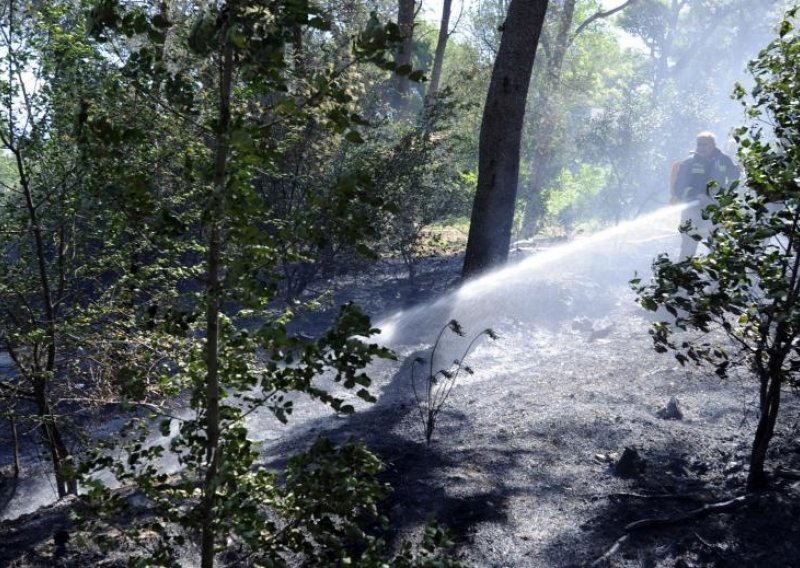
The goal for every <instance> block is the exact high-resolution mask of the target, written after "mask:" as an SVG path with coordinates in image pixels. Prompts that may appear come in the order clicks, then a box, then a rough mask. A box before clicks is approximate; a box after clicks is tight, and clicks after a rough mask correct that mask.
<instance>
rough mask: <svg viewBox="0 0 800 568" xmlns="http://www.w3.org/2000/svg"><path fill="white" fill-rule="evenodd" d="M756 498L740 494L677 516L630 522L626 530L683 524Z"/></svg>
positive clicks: (730, 508) (739, 505)
mask: <svg viewBox="0 0 800 568" xmlns="http://www.w3.org/2000/svg"><path fill="white" fill-rule="evenodd" d="M754 499H755V496H753V495H740V496H739V497H735V498H733V499H729V500H728V501H721V502H719V503H710V504H708V505H703V506H702V507H700V508H698V509H693V510H691V511H689V512H688V513H686V514H684V515H678V516H676V517H661V518H652V519H641V520H639V521H634V522H632V523H628V524H627V525H625V532H627V533H632V532H634V531H640V530H645V529H653V528H662V527H671V526H674V525H681V524H683V523H685V522H687V521H694V520H697V519H702V518H704V517H707V516H709V515H711V514H714V513H728V512H730V511H734V510H736V509H738V508H739V507H741V506H743V505H745V504H747V503H750V502H751V501H753V500H754Z"/></svg>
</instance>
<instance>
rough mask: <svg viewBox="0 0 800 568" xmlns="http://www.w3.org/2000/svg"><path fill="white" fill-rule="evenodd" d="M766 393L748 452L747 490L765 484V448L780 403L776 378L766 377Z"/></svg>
mask: <svg viewBox="0 0 800 568" xmlns="http://www.w3.org/2000/svg"><path fill="white" fill-rule="evenodd" d="M766 386H767V388H766V394H765V396H764V398H763V400H762V401H761V416H760V417H759V420H758V426H757V427H756V434H755V437H754V438H753V448H752V451H751V453H750V472H749V474H748V476H747V490H748V491H758V490H760V489H764V488H765V487H766V486H767V475H766V472H765V471H764V465H765V463H766V460H767V449H768V448H769V443H770V441H771V440H772V435H773V434H774V433H775V423H776V422H777V419H778V410H779V409H780V404H781V382H780V380H778V379H777V378H769V379H766Z"/></svg>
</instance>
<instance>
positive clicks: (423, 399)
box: [411, 320, 497, 444]
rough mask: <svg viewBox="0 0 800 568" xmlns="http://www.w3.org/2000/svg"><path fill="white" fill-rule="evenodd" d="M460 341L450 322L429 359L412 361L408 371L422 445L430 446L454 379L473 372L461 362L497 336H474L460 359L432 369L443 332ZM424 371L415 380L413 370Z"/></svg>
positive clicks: (458, 331)
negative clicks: (482, 342)
mask: <svg viewBox="0 0 800 568" xmlns="http://www.w3.org/2000/svg"><path fill="white" fill-rule="evenodd" d="M448 330H449V331H450V332H451V333H453V334H455V335H457V336H459V337H463V336H464V335H465V333H464V330H463V328H462V327H461V324H459V323H458V322H457V321H456V320H450V321H449V322H448V323H447V325H445V326H444V327H443V328H442V329H441V331H439V334H438V335H437V336H436V341H434V343H433V347H432V348H431V354H430V358H429V359H424V358H422V357H417V358H415V359H414V361H413V365H412V367H411V388H412V390H413V391H414V400H415V401H416V402H417V410H419V418H420V424H421V425H422V430H423V433H424V434H425V443H427V444H430V443H431V438H432V437H433V431H434V430H435V428H436V420H437V419H438V418H439V414H440V413H441V412H442V409H443V408H444V405H445V403H446V402H447V399H448V398H449V397H450V393H451V392H452V390H453V387H454V386H455V384H456V381H457V380H458V375H459V374H460V373H461V372H462V371H463V372H465V373H468V374H470V375H471V374H472V373H473V372H474V371H473V370H472V368H471V367H469V366H468V365H467V364H466V363H465V360H466V358H467V356H468V355H469V353H470V352H471V351H472V348H473V347H474V346H475V344H476V342H477V341H478V340H479V339H480V338H481V337H483V336H484V335H486V336H487V337H489V338H490V339H497V335H496V334H495V332H494V331H492V330H491V329H484V330H483V331H481V332H480V333H478V334H477V335H476V336H475V337H473V338H472V340H471V341H470V342H469V344H468V345H467V347H466V349H464V352H463V353H462V355H461V357H460V358H457V359H454V360H453V362H452V365H450V366H449V367H448V368H447V369H435V370H434V365H435V360H436V351H437V349H439V348H440V343H441V341H442V337H443V336H444V333H445V332H446V331H448ZM425 366H427V370H426V371H419V372H420V373H421V376H418V371H417V369H424V368H425Z"/></svg>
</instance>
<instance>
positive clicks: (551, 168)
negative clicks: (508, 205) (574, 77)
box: [521, 0, 576, 237]
mask: <svg viewBox="0 0 800 568" xmlns="http://www.w3.org/2000/svg"><path fill="white" fill-rule="evenodd" d="M575 2H576V0H565V2H564V5H563V6H562V8H561V11H560V13H559V18H558V31H557V32H556V38H555V42H554V45H553V49H552V53H551V54H550V57H549V58H548V60H547V66H546V68H545V81H544V84H542V86H541V88H540V89H539V98H538V101H537V104H536V110H537V114H538V116H539V120H538V121H537V125H536V131H535V135H536V138H535V139H534V143H533V156H532V159H531V183H530V185H529V188H528V194H527V200H526V201H527V203H526V205H525V213H524V215H523V220H522V231H521V232H522V236H523V237H530V236H532V235H533V233H534V231H535V229H536V224H537V222H538V220H539V218H540V217H541V213H542V211H541V204H542V203H541V195H542V191H543V190H544V187H545V185H546V184H547V182H548V181H550V180H551V179H552V178H553V176H554V175H555V174H556V167H555V163H554V162H555V156H556V151H557V148H558V147H559V146H560V142H561V141H560V139H559V137H558V134H557V133H558V130H559V123H560V122H561V120H562V117H561V112H560V109H557V108H555V105H554V104H553V99H554V98H555V95H556V94H557V93H558V91H559V90H560V89H561V73H562V70H563V68H564V57H565V56H566V53H567V47H568V46H569V44H570V43H571V39H570V37H569V30H570V28H571V27H572V20H573V18H574V16H575Z"/></svg>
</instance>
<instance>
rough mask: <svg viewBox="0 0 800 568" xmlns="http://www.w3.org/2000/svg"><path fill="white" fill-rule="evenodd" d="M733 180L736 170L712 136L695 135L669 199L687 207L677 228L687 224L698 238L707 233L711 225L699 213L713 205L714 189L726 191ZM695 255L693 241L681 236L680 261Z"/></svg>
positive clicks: (678, 171) (679, 169)
mask: <svg viewBox="0 0 800 568" xmlns="http://www.w3.org/2000/svg"><path fill="white" fill-rule="evenodd" d="M737 179H739V169H738V168H737V167H736V164H734V163H733V160H731V159H730V158H729V157H728V156H726V155H725V154H723V153H722V152H721V151H720V150H719V149H718V148H717V142H716V138H715V137H714V134H712V133H711V132H701V133H700V134H698V135H697V139H696V148H695V151H694V153H693V155H692V156H691V157H689V158H687V159H686V160H684V161H683V162H681V163H680V166H679V167H678V169H677V173H676V174H675V183H674V185H673V198H674V199H675V200H677V201H679V202H683V203H688V204H689V205H688V206H687V207H686V208H685V209H684V210H683V211H682V212H681V225H683V224H684V223H685V222H686V221H691V222H692V229H693V232H697V233H699V234H701V235H703V234H707V233H708V232H710V230H711V222H710V221H708V220H707V219H703V217H702V212H703V209H705V208H706V207H707V206H708V205H710V204H711V203H712V202H713V195H714V194H715V193H716V191H718V188H720V187H728V186H729V185H730V184H731V183H733V182H734V181H735V180H737ZM709 185H711V187H709ZM715 188H716V189H715ZM696 252H697V241H695V240H694V239H693V238H691V237H690V236H689V235H687V234H682V235H681V259H685V258H690V257H692V256H694V254H695V253H696Z"/></svg>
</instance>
